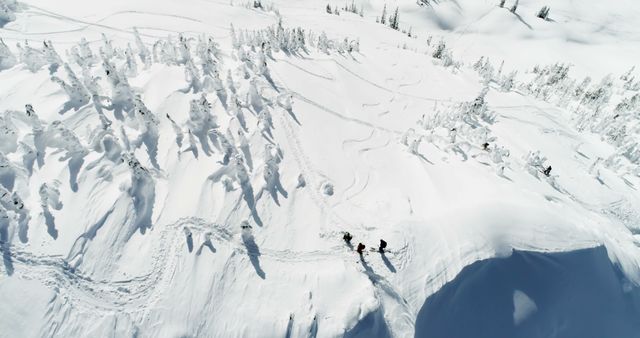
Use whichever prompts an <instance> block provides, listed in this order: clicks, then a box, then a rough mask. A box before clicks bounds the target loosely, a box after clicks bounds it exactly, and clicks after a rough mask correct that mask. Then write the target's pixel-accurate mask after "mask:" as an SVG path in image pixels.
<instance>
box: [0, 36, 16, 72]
mask: <svg viewBox="0 0 640 338" xmlns="http://www.w3.org/2000/svg"><path fill="white" fill-rule="evenodd" d="M16 63H17V60H16V57H15V56H14V55H13V53H11V50H10V49H9V47H8V46H7V45H6V44H5V43H4V41H2V38H0V71H2V70H5V69H9V68H11V67H13V66H15V64H16Z"/></svg>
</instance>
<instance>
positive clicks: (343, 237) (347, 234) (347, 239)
mask: <svg viewBox="0 0 640 338" xmlns="http://www.w3.org/2000/svg"><path fill="white" fill-rule="evenodd" d="M352 238H353V236H351V234H350V233H349V232H348V231H346V232H345V233H344V235H343V236H342V239H344V241H345V242H347V244H351V239H352Z"/></svg>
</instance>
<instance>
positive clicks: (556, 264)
mask: <svg viewBox="0 0 640 338" xmlns="http://www.w3.org/2000/svg"><path fill="white" fill-rule="evenodd" d="M639 332H640V288H638V287H637V286H636V285H634V284H632V283H630V282H629V280H628V279H626V278H625V277H624V274H623V273H622V272H621V271H620V269H619V268H618V267H617V266H615V265H613V264H612V263H611V261H610V260H609V258H608V254H607V250H606V249H605V248H604V247H596V248H591V249H582V250H576V251H569V252H563V253H538V252H526V251H514V252H513V254H512V255H511V256H509V257H507V258H492V259H487V260H483V261H478V262H476V263H473V264H471V265H469V266H467V267H465V268H464V269H463V270H462V272H461V273H460V274H459V275H458V276H456V278H455V279H454V280H453V281H451V282H450V283H448V284H447V285H445V286H444V287H443V288H442V289H440V290H439V291H438V292H436V293H435V294H433V295H432V296H430V297H429V298H428V299H427V301H426V302H425V303H424V305H423V306H422V308H421V309H420V312H419V313H418V317H417V320H416V333H415V337H434V338H438V337H447V338H458V337H478V338H484V337H487V338H489V337H523V338H525V337H526V338H528V337H567V338H587V337H594V338H595V337H628V338H631V337H639V336H640V334H639Z"/></svg>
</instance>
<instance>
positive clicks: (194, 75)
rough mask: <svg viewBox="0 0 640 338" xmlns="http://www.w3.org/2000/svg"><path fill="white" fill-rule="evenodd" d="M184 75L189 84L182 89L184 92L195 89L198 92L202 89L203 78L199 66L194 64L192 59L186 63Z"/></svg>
mask: <svg viewBox="0 0 640 338" xmlns="http://www.w3.org/2000/svg"><path fill="white" fill-rule="evenodd" d="M184 77H185V81H187V83H188V84H189V85H188V86H187V87H186V88H184V89H182V90H180V91H181V92H183V93H188V92H190V91H193V92H194V93H198V92H200V91H201V90H202V87H203V86H202V80H201V79H200V72H199V70H198V68H196V66H195V65H194V64H193V61H192V60H189V61H187V63H186V64H185V65H184Z"/></svg>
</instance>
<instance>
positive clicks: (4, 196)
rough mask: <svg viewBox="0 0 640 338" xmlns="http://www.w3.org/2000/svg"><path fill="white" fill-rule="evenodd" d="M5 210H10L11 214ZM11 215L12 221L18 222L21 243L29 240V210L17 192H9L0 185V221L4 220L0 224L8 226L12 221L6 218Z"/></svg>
mask: <svg viewBox="0 0 640 338" xmlns="http://www.w3.org/2000/svg"><path fill="white" fill-rule="evenodd" d="M7 211H11V212H12V213H13V216H10V215H9V214H8V213H7ZM12 217H13V218H14V222H15V221H17V223H18V238H19V239H20V241H21V242H22V243H27V242H28V241H29V238H28V232H29V221H30V220H31V216H30V215H29V210H28V209H27V208H26V206H25V204H24V201H23V200H22V198H20V195H18V193H17V192H15V191H14V192H11V191H9V190H7V189H5V188H4V187H3V186H2V185H0V222H3V223H4V222H6V223H5V224H0V226H2V227H6V226H9V225H10V224H11V223H13V222H11V221H8V220H7V218H9V219H10V218H12ZM0 230H4V229H0Z"/></svg>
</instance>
